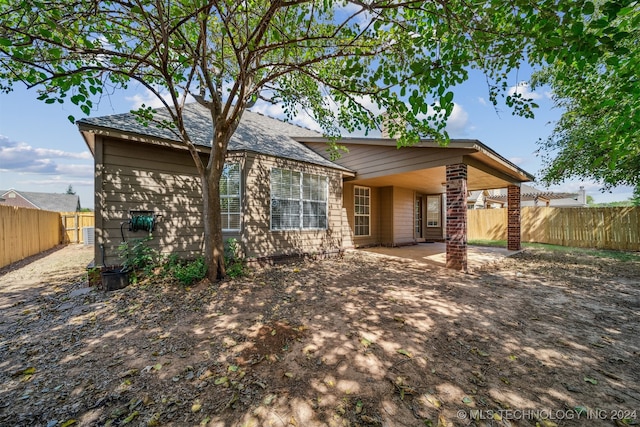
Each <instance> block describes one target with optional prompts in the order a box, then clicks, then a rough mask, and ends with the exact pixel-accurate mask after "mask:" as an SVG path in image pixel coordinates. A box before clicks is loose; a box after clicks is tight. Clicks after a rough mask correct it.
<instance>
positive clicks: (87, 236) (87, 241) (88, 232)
mask: <svg viewBox="0 0 640 427" xmlns="http://www.w3.org/2000/svg"><path fill="white" fill-rule="evenodd" d="M95 240H96V231H95V227H82V241H83V242H84V245H85V246H89V245H91V246H93V245H94V243H95Z"/></svg>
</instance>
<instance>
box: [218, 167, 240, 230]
mask: <svg viewBox="0 0 640 427" xmlns="http://www.w3.org/2000/svg"><path fill="white" fill-rule="evenodd" d="M220 211H221V214H222V230H223V231H238V230H240V164H239V163H231V164H225V165H224V169H222V176H221V177H220Z"/></svg>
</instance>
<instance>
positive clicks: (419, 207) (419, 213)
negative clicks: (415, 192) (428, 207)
mask: <svg viewBox="0 0 640 427" xmlns="http://www.w3.org/2000/svg"><path fill="white" fill-rule="evenodd" d="M423 200H424V199H423V197H422V196H416V213H415V219H416V224H415V236H416V239H421V238H422V237H423V236H422V217H423V205H424V203H423Z"/></svg>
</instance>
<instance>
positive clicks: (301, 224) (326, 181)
mask: <svg viewBox="0 0 640 427" xmlns="http://www.w3.org/2000/svg"><path fill="white" fill-rule="evenodd" d="M274 169H280V170H287V171H290V172H297V173H298V174H300V182H299V184H298V185H299V186H300V187H299V188H300V198H299V199H286V200H298V202H299V203H300V214H299V219H298V224H299V227H295V228H273V197H272V196H271V193H272V188H271V185H272V182H271V174H272V173H273V170H274ZM305 175H315V176H317V177H320V178H322V179H323V180H324V184H325V195H326V200H325V208H324V212H325V224H326V225H325V226H324V227H305V226H304V202H305V201H308V202H310V201H314V202H317V200H308V199H304V198H303V197H302V196H303V193H304V192H303V190H302V187H303V183H304V176H305ZM283 200H285V199H283ZM328 229H329V177H328V176H325V175H320V174H317V173H310V172H303V171H299V170H295V169H287V168H271V170H270V171H269V230H270V231H275V232H283V231H318V230H322V231H324V230H328Z"/></svg>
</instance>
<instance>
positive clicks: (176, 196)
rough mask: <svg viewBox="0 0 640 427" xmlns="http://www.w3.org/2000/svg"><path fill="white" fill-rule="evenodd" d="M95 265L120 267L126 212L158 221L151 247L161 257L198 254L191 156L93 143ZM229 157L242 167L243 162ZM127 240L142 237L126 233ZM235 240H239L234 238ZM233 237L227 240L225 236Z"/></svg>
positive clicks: (198, 205) (196, 184) (197, 194)
mask: <svg viewBox="0 0 640 427" xmlns="http://www.w3.org/2000/svg"><path fill="white" fill-rule="evenodd" d="M95 156H96V159H95V161H96V201H95V202H96V205H95V206H96V260H97V262H99V263H101V262H102V261H101V260H102V254H101V248H100V244H101V243H103V244H104V250H105V263H106V264H107V265H114V264H120V263H121V260H120V259H118V256H117V247H118V245H119V244H120V242H121V241H122V237H121V224H122V223H123V222H124V221H127V220H128V218H129V211H130V210H151V211H154V213H157V214H160V215H162V216H161V217H160V218H159V221H158V223H157V227H156V230H155V231H154V232H153V239H152V240H151V241H150V242H149V245H150V246H151V247H153V248H155V249H158V250H159V251H161V252H162V253H165V254H168V253H177V254H178V255H179V256H182V257H192V256H195V255H198V254H200V253H202V235H203V225H202V221H201V217H202V196H201V190H200V189H201V186H200V181H199V178H198V176H197V173H196V169H195V165H194V164H193V159H192V158H191V156H190V154H189V153H188V152H186V151H181V150H173V149H167V148H160V147H156V146H150V145H145V144H136V143H132V142H129V141H126V142H125V141H121V140H114V139H108V140H104V139H101V138H96V154H95ZM230 157H232V158H235V159H237V160H238V161H241V156H238V155H237V154H232V155H230ZM124 235H125V238H126V239H127V240H130V239H137V238H143V237H145V236H146V233H145V232H136V233H133V232H129V231H127V226H126V225H125V226H124ZM238 236H239V235H238ZM229 237H231V235H229Z"/></svg>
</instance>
